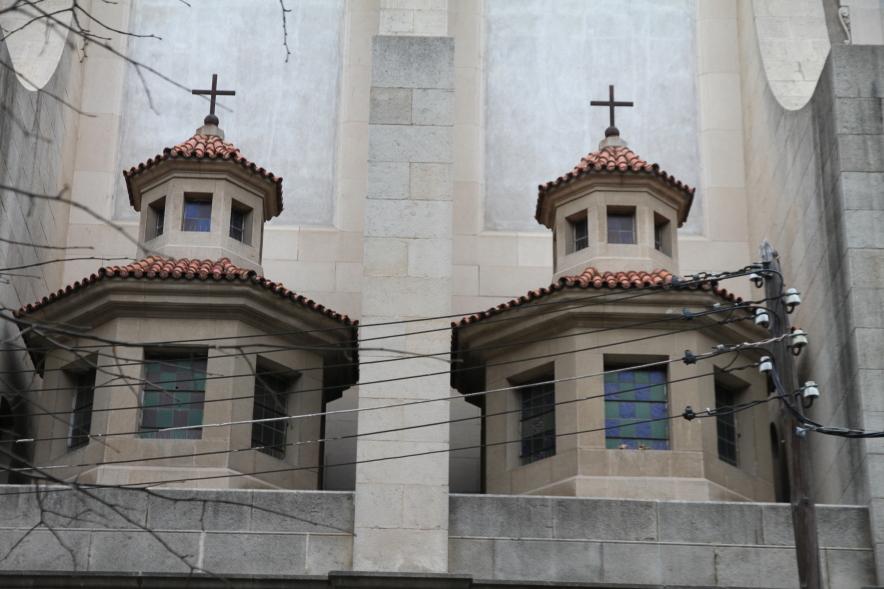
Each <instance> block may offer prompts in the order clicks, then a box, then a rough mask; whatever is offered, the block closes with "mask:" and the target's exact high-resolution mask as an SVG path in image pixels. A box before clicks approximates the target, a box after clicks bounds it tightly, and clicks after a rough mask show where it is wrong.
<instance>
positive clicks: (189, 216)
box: [181, 196, 212, 232]
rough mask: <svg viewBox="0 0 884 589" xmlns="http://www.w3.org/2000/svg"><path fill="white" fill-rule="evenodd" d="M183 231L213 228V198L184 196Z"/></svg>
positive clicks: (209, 229)
mask: <svg viewBox="0 0 884 589" xmlns="http://www.w3.org/2000/svg"><path fill="white" fill-rule="evenodd" d="M181 229H182V230H183V231H203V232H205V231H211V230H212V199H211V197H204V196H185V197H184V223H183V224H182V226H181Z"/></svg>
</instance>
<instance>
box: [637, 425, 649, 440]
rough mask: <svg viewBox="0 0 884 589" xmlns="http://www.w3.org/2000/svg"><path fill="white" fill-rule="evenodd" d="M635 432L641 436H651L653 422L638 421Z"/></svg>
mask: <svg viewBox="0 0 884 589" xmlns="http://www.w3.org/2000/svg"><path fill="white" fill-rule="evenodd" d="M635 434H636V436H638V437H640V438H650V437H651V424H650V423H637V424H635Z"/></svg>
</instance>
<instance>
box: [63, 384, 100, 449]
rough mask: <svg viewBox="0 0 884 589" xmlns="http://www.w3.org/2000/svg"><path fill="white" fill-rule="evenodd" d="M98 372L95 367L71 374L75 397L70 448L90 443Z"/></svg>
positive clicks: (69, 439) (72, 409)
mask: <svg viewBox="0 0 884 589" xmlns="http://www.w3.org/2000/svg"><path fill="white" fill-rule="evenodd" d="M96 373H97V372H96V370H95V369H94V368H93V369H90V370H86V371H84V372H77V373H74V374H72V375H71V376H72V378H73V380H74V398H73V407H72V408H71V422H70V432H69V435H68V449H69V450H76V449H77V448H82V447H83V446H85V445H87V444H88V443H89V435H90V434H91V433H92V409H93V404H94V402H95V376H96Z"/></svg>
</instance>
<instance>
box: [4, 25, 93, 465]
mask: <svg viewBox="0 0 884 589" xmlns="http://www.w3.org/2000/svg"><path fill="white" fill-rule="evenodd" d="M4 24H6V23H4ZM23 32H24V31H23ZM14 38H15V37H12V38H11V39H10V40H12V39H14ZM50 45H52V44H50ZM55 49H56V48H55V47H49V48H48V49H47V51H48V52H50V53H53V52H54V51H55ZM77 53H78V49H76V48H75V47H74V46H73V44H64V43H63V44H62V49H61V55H60V56H58V55H55V58H56V60H57V63H56V64H49V63H48V62H47V63H43V64H42V65H43V66H44V67H45V68H50V69H49V71H48V73H47V72H46V71H42V72H39V71H36V70H35V69H34V68H33V67H31V68H30V69H27V68H25V70H24V71H25V72H26V73H25V75H29V76H34V78H33V79H34V82H35V85H41V84H40V83H41V82H42V83H45V85H42V87H41V88H40V89H39V90H36V89H28V88H26V87H25V86H24V85H23V84H22V83H21V81H20V80H19V79H18V78H17V75H16V73H17V69H16V68H17V67H18V66H19V65H21V64H20V63H17V62H16V60H15V59H13V57H12V56H11V55H10V53H9V51H8V49H7V46H6V45H5V44H3V43H2V42H0V184H2V185H5V186H10V187H13V188H17V189H20V190H23V191H29V192H33V193H37V194H47V195H56V194H58V193H59V192H61V191H62V190H63V189H66V188H68V187H69V186H70V182H71V180H70V178H71V168H72V161H73V152H74V149H73V148H74V145H75V143H76V137H77V120H78V115H77V112H76V108H77V105H78V104H79V98H80V79H79V74H80V68H79V64H78V62H77ZM19 58H21V56H19ZM31 65H33V64H31ZM56 66H57V67H56ZM38 74H39V78H40V79H39V80H37V76H38ZM29 79H31V78H30V77H29ZM64 103H67V104H68V105H69V106H65V104H64ZM65 196H66V197H69V196H70V192H66V193H65ZM68 214H69V211H68V207H67V205H63V204H56V203H49V202H47V201H46V200H38V199H32V198H28V197H26V196H23V195H21V194H17V193H15V192H13V191H10V190H3V189H0V236H2V237H3V238H4V240H11V241H16V242H19V243H17V244H16V243H9V242H8V241H4V242H2V243H0V267H2V271H0V272H2V273H0V305H2V306H3V307H4V308H5V309H17V308H18V307H19V306H20V305H22V304H24V303H28V302H32V301H34V300H36V299H37V298H39V297H42V296H44V294H45V293H47V292H48V291H50V290H54V289H57V288H59V286H60V282H61V273H62V271H63V267H64V266H63V264H62V263H53V262H52V260H57V259H59V258H61V259H63V258H65V257H69V256H77V255H80V256H88V255H91V254H92V251H91V250H89V249H80V250H64V249H47V248H43V247H36V246H52V247H59V246H64V245H65V243H66V240H67V233H68ZM30 244H34V245H30ZM79 245H87V246H88V245H93V244H85V243H84V244H79ZM32 264H43V265H39V266H30V265H32ZM3 315H4V316H7V317H8V316H9V313H8V311H4V312H3ZM17 335H18V328H17V327H16V326H15V325H14V324H13V323H11V322H9V321H8V320H3V321H0V339H2V340H3V341H4V342H5V343H4V345H3V347H4V348H5V349H4V351H3V352H2V353H0V371H2V373H0V385H2V387H0V388H2V394H3V396H5V397H9V398H10V400H11V398H12V397H14V396H16V395H19V394H23V393H25V392H26V391H27V390H28V388H29V386H30V385H31V384H32V383H33V382H34V381H35V380H37V381H39V379H38V378H37V376H36V375H35V374H34V373H32V372H29V371H30V370H31V368H32V365H31V362H30V358H29V357H28V355H27V353H26V352H25V351H23V349H19V348H18V346H21V340H20V339H18V338H17ZM4 437H5V435H4V434H3V433H0V439H3V438H4ZM5 464H7V457H5V456H0V465H5ZM6 478H7V474H6V473H5V472H3V473H0V481H6Z"/></svg>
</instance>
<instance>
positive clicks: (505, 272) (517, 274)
mask: <svg viewBox="0 0 884 589" xmlns="http://www.w3.org/2000/svg"><path fill="white" fill-rule="evenodd" d="M549 283H550V277H549V268H547V267H532V266H516V267H513V266H480V267H479V294H480V295H485V296H493V297H509V298H514V297H517V296H521V295H523V294H525V293H526V292H527V291H529V290H534V289H536V288H539V287H541V286H549ZM498 302H500V301H498Z"/></svg>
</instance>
